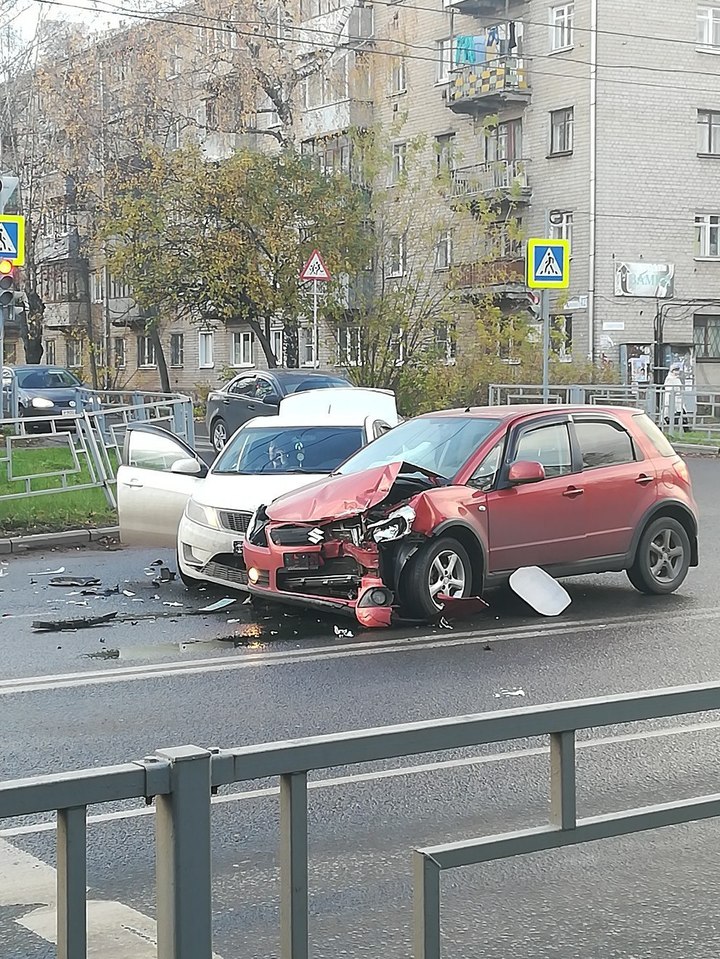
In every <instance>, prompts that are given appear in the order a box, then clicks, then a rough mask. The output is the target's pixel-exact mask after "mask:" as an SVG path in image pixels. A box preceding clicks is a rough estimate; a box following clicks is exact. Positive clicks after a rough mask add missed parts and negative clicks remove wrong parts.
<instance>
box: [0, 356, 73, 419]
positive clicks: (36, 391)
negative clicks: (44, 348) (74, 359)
mask: <svg viewBox="0 0 720 959" xmlns="http://www.w3.org/2000/svg"><path fill="white" fill-rule="evenodd" d="M13 380H14V381H15V383H16V384H17V397H18V412H19V414H20V416H22V417H26V418H31V417H47V416H70V415H72V414H74V413H75V412H76V406H75V404H76V402H77V390H79V389H82V388H83V384H82V383H81V382H80V380H79V379H78V378H77V377H76V376H75V375H74V374H73V373H71V372H70V371H69V370H64V369H63V368H62V367H59V366H41V365H39V364H29V365H27V366H6V367H3V371H2V381H3V385H2V388H3V400H4V406H5V409H6V411H7V410H8V409H9V394H10V389H11V386H12V381H13ZM72 422H73V425H74V421H72ZM37 425H38V426H42V427H44V428H45V429H47V428H48V424H47V421H46V422H45V423H42V424H41V423H38V424H37Z"/></svg>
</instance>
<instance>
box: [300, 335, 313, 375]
mask: <svg viewBox="0 0 720 959" xmlns="http://www.w3.org/2000/svg"><path fill="white" fill-rule="evenodd" d="M300 365H301V366H315V331H314V330H313V328H312V327H311V326H304V327H303V328H302V329H301V330H300Z"/></svg>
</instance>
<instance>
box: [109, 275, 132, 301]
mask: <svg viewBox="0 0 720 959" xmlns="http://www.w3.org/2000/svg"><path fill="white" fill-rule="evenodd" d="M129 296H130V284H129V283H128V282H127V280H123V279H121V278H120V277H119V276H111V277H110V299H112V300H126V299H128V297H129Z"/></svg>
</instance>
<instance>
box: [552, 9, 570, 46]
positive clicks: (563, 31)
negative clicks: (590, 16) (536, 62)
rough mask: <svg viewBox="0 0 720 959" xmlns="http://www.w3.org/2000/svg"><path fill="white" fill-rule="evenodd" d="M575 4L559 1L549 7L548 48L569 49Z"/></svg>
mask: <svg viewBox="0 0 720 959" xmlns="http://www.w3.org/2000/svg"><path fill="white" fill-rule="evenodd" d="M574 19H575V4H574V3H561V4H558V6H556V7H550V50H551V51H552V52H553V53H555V52H556V51H558V50H569V49H570V48H571V47H572V45H573V21H574Z"/></svg>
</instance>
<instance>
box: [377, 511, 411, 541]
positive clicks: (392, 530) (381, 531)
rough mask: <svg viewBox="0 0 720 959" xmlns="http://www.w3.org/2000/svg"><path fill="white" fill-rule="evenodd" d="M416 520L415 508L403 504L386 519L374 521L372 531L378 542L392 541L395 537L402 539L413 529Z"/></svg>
mask: <svg viewBox="0 0 720 959" xmlns="http://www.w3.org/2000/svg"><path fill="white" fill-rule="evenodd" d="M414 520H415V510H414V509H413V508H412V506H401V507H400V509H396V510H395V511H394V512H393V513H391V514H390V515H389V516H388V517H387V518H386V519H383V520H381V521H380V522H379V523H373V524H372V526H371V527H370V533H371V535H372V538H373V539H374V540H375V542H376V543H391V542H392V541H393V540H394V539H401V538H402V537H403V536H407V534H408V533H409V532H410V530H411V529H412V524H413V522H414Z"/></svg>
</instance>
